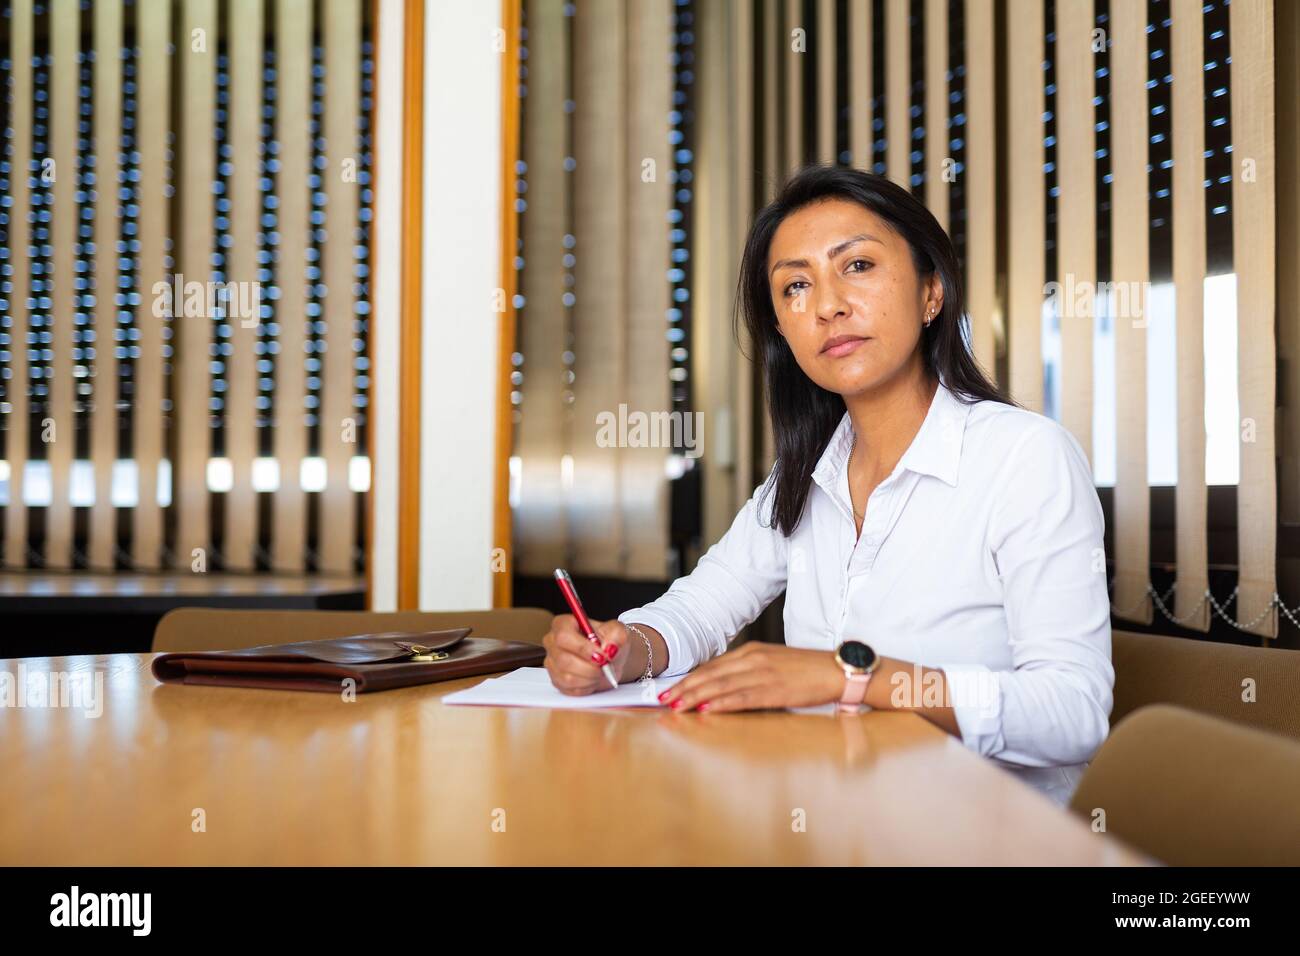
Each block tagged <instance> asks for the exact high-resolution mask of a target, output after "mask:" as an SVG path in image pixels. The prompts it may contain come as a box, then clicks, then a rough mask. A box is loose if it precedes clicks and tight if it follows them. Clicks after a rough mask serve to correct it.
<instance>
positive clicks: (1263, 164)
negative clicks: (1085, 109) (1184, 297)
mask: <svg viewBox="0 0 1300 956" xmlns="http://www.w3.org/2000/svg"><path fill="white" fill-rule="evenodd" d="M1229 10H1230V11H1231V13H1230V16H1231V20H1230V35H1231V37H1232V163H1233V167H1234V169H1233V177H1232V205H1233V213H1232V219H1233V224H1234V230H1233V246H1232V259H1233V269H1234V271H1235V272H1236V274H1237V392H1238V400H1239V402H1240V415H1241V426H1240V427H1241V436H1242V441H1241V445H1240V447H1241V475H1240V478H1239V481H1238V486H1237V553H1238V567H1239V575H1240V576H1239V580H1238V593H1237V604H1236V615H1235V616H1236V618H1237V620H1238V621H1240V622H1241V624H1242V626H1243V627H1244V628H1245V629H1246V630H1248V631H1249V632H1251V633H1253V634H1259V635H1261V636H1263V637H1269V638H1272V637H1277V619H1278V611H1277V608H1276V607H1274V606H1272V604H1273V601H1274V597H1275V594H1276V592H1277V568H1276V555H1277V476H1276V471H1275V469H1276V464H1277V463H1276V460H1275V459H1276V452H1275V448H1276V439H1275V431H1274V428H1275V421H1274V418H1275V413H1274V408H1275V404H1276V389H1277V342H1276V338H1275V331H1274V328H1275V325H1274V323H1275V321H1276V315H1277V289H1276V281H1277V268H1276V266H1277V260H1276V256H1277V246H1276V242H1277V228H1276V224H1275V220H1274V215H1275V211H1276V208H1277V205H1276V204H1277V173H1276V169H1275V166H1274V160H1275V155H1276V150H1275V143H1274V128H1273V123H1274V116H1275V109H1276V108H1275V101H1274V85H1275V84H1274V52H1273V42H1274V41H1273V31H1274V18H1273V0H1233V3H1232V4H1231V6H1230V7H1229ZM1294 92H1295V91H1294V90H1293V91H1291V93H1292V94H1294ZM1286 267H1287V268H1289V269H1295V268H1296V263H1294V262H1290V263H1287V264H1286Z"/></svg>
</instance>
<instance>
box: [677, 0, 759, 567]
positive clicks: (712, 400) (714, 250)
mask: <svg viewBox="0 0 1300 956" xmlns="http://www.w3.org/2000/svg"><path fill="white" fill-rule="evenodd" d="M745 6H746V5H745V4H731V5H730V11H729V10H728V7H727V6H724V5H723V4H720V3H706V4H702V5H701V6H700V7H699V10H698V14H697V18H696V31H695V35H696V57H697V59H696V62H697V64H698V67H697V70H696V77H697V83H698V86H697V87H696V96H697V99H696V106H695V108H696V114H695V115H696V126H695V131H696V133H695V177H696V179H695V198H694V203H693V205H694V207H695V208H694V211H693V215H694V219H693V230H694V247H693V248H692V250H691V257H692V267H693V272H692V276H691V279H692V289H691V298H692V303H691V306H692V319H693V321H692V322H691V366H692V368H693V369H694V372H695V374H694V380H693V382H692V391H693V394H694V398H695V406H696V407H697V408H698V409H700V410H701V411H702V412H703V413H704V416H705V439H706V441H707V445H706V446H705V449H704V457H703V458H702V459H701V460H700V461H698V462H696V467H701V466H702V467H703V468H704V477H703V480H702V483H701V484H702V487H701V499H702V500H701V508H702V512H703V514H702V516H701V517H702V525H703V532H702V537H703V539H704V542H705V545H706V546H707V545H708V544H712V543H713V542H714V541H717V540H718V538H720V537H722V535H723V533H724V532H725V531H726V530H727V528H728V526H729V525H730V524H731V522H732V520H733V519H734V518H735V516H736V492H737V489H736V487H735V482H734V481H733V468H734V467H735V462H734V456H729V455H728V454H727V452H728V450H729V449H728V445H727V443H728V442H729V441H730V440H731V435H730V434H728V432H729V429H728V419H730V418H731V417H732V415H731V409H732V407H733V403H734V402H735V398H736V396H735V395H734V394H733V392H734V389H735V380H736V375H735V372H736V371H737V370H738V368H739V366H738V363H737V359H736V347H735V343H734V342H733V341H732V339H731V329H730V323H729V322H728V321H727V318H728V317H729V316H730V305H731V300H732V296H733V294H734V291H735V274H734V272H733V271H732V270H733V263H734V261H735V249H734V236H733V234H732V222H733V220H732V211H733V207H732V198H733V193H734V191H735V187H734V178H735V173H736V171H737V169H738V168H739V166H740V163H739V160H738V159H737V156H736V151H735V149H734V148H733V147H736V146H739V144H738V143H735V141H734V139H733V137H732V127H731V124H732V123H733V122H735V121H736V120H738V119H739V117H740V116H741V115H742V112H743V111H742V110H740V109H737V108H736V107H735V106H734V104H733V101H732V93H733V91H734V90H735V89H736V88H737V87H736V82H735V79H736V78H735V76H734V74H735V70H736V68H737V64H736V62H735V59H734V58H733V57H729V56H728V53H729V50H728V45H729V44H730V43H743V42H744V40H745V39H746V38H745V37H744V36H738V35H737V34H736V31H735V30H734V29H733V23H734V17H735V12H736V11H738V10H743V9H744V8H745ZM729 12H730V13H731V14H732V16H731V17H730V18H729V17H728V13H729ZM746 364H748V363H746ZM744 427H745V423H744V421H743V420H742V419H741V418H740V417H739V416H738V415H737V416H736V417H735V422H734V430H735V431H736V432H737V433H739V431H740V429H743V428H744Z"/></svg>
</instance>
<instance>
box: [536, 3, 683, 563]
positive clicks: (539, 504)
mask: <svg viewBox="0 0 1300 956" xmlns="http://www.w3.org/2000/svg"><path fill="white" fill-rule="evenodd" d="M562 8H563V4H562V3H561V0H529V2H528V6H527V8H526V10H527V14H526V22H527V24H528V53H529V55H528V101H527V107H526V108H525V109H524V119H523V142H524V161H525V163H526V164H527V167H528V192H527V193H526V196H527V199H528V210H527V212H525V213H524V216H523V226H522V230H523V237H524V248H523V255H524V259H525V268H524V271H523V273H522V279H521V289H522V293H523V296H524V300H525V301H524V308H523V311H522V313H521V315H520V327H519V328H520V339H521V346H522V347H521V349H520V351H521V352H522V353H523V354H524V355H525V356H526V361H525V362H524V365H523V384H522V386H521V389H520V390H521V391H522V392H523V402H522V412H523V422H522V424H521V426H520V428H519V431H518V435H519V442H518V446H517V450H516V454H517V455H518V456H519V460H520V475H519V506H518V507H517V508H516V510H515V547H516V555H517V557H516V565H517V567H518V568H519V570H520V571H522V572H523V573H525V574H550V573H551V572H552V571H553V570H555V568H556V567H557V566H559V565H560V564H562V563H563V562H565V561H567V560H568V558H569V546H568V523H567V521H566V520H565V512H564V505H563V497H562V489H561V485H560V467H561V456H562V455H563V454H564V447H565V445H566V431H567V430H566V427H565V421H564V414H563V411H564V409H563V396H562V392H563V384H562V378H563V375H564V372H565V367H564V363H563V361H562V360H561V356H562V354H563V351H564V348H565V335H566V334H567V332H568V320H567V316H566V314H565V308H564V304H563V302H562V301H561V300H562V297H563V295H564V292H565V289H564V269H563V267H562V265H561V261H562V257H563V255H564V253H565V251H566V250H565V249H564V248H563V241H564V235H565V233H566V232H567V230H568V223H567V218H566V206H567V205H568V195H567V194H568V189H569V182H570V177H569V175H568V174H566V173H565V171H564V157H565V153H566V145H565V144H566V136H565V112H564V100H565V97H566V95H567V90H566V82H565V77H566V75H567V73H568V68H569V67H568V60H569V46H568V42H567V39H566V36H565V26H566V21H565V19H564V16H563V12H562ZM580 252H581V250H575V253H580ZM661 271H662V267H661Z"/></svg>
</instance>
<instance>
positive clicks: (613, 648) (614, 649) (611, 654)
mask: <svg viewBox="0 0 1300 956" xmlns="http://www.w3.org/2000/svg"><path fill="white" fill-rule="evenodd" d="M605 655H606V656H607V657H608V658H609V659H610V660H611V661H612V660H613V659H614V658H616V657H618V645H617V644H611V645H609V650H607V651H606V652H605Z"/></svg>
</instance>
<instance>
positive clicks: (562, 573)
mask: <svg viewBox="0 0 1300 956" xmlns="http://www.w3.org/2000/svg"><path fill="white" fill-rule="evenodd" d="M555 583H556V584H558V585H559V586H560V592H561V593H562V594H563V595H564V600H566V601H568V602H569V610H571V611H572V612H573V616H574V617H575V618H577V619H578V629H579V630H580V631H582V636H583V637H585V638H586V639H587V640H589V641H591V643H593V644H595V645H596V646H597V647H600V638H599V637H597V636H596V631H595V629H594V628H593V627H592V626H591V622H590V621H588V620H587V612H586V611H584V610H583V609H582V602H581V601H579V600H578V592H577V591H576V590H575V589H574V587H573V578H571V577H569V572H568V571H566V570H564V568H556V569H555ZM600 671H601V673H602V674H604V675H605V678H606V679H607V680H608V681H609V683H610V686H611V687H613V688H614V689H615V690H618V681H617V680H615V679H614V669H613V668H612V667H610V666H609V665H608V664H606V665H605V666H604V667H602V668H601V669H600Z"/></svg>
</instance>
